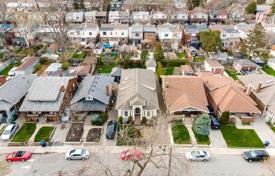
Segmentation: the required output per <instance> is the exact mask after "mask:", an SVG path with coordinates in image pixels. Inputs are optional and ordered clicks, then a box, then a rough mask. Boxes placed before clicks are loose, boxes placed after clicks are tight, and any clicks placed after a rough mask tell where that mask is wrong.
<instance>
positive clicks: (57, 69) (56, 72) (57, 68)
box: [42, 63, 62, 76]
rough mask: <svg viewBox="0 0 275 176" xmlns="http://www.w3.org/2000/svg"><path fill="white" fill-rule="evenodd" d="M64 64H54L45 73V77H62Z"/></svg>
mask: <svg viewBox="0 0 275 176" xmlns="http://www.w3.org/2000/svg"><path fill="white" fill-rule="evenodd" d="M61 68H62V64H61V63H52V64H51V65H49V67H48V68H46V70H45V71H44V72H43V74H42V75H43V76H62V70H61Z"/></svg>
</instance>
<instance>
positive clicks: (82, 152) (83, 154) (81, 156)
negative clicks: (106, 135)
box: [65, 149, 90, 160]
mask: <svg viewBox="0 0 275 176" xmlns="http://www.w3.org/2000/svg"><path fill="white" fill-rule="evenodd" d="M89 156H90V152H89V151H88V150H86V149H73V150H70V151H68V152H67V153H66V156H65V159H66V160H86V159H88V158H89Z"/></svg>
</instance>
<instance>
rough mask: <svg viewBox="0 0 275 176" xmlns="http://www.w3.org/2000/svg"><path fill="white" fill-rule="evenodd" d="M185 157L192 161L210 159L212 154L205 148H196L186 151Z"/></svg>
mask: <svg viewBox="0 0 275 176" xmlns="http://www.w3.org/2000/svg"><path fill="white" fill-rule="evenodd" d="M185 158H186V159H187V160H190V161H208V160H209V159H210V154H209V153H208V152H207V151H203V150H194V151H191V152H186V153H185Z"/></svg>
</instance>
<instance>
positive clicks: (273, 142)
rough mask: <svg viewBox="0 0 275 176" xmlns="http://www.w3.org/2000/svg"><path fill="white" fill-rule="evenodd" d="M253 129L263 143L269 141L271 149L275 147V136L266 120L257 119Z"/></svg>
mask: <svg viewBox="0 0 275 176" xmlns="http://www.w3.org/2000/svg"><path fill="white" fill-rule="evenodd" d="M252 127H253V129H254V130H255V131H256V133H257V134H258V136H259V137H260V139H261V140H262V141H263V142H264V141H266V140H268V141H269V142H270V147H275V134H274V132H273V131H272V130H271V129H270V128H269V126H268V125H267V124H266V122H265V120H264V119H262V118H260V117H259V118H256V120H255V122H254V123H253V124H252Z"/></svg>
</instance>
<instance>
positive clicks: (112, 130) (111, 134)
mask: <svg viewBox="0 0 275 176" xmlns="http://www.w3.org/2000/svg"><path fill="white" fill-rule="evenodd" d="M116 129H117V122H116V121H115V120H111V121H109V122H108V124H107V131H106V138H107V139H114V138H115V134H116Z"/></svg>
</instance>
